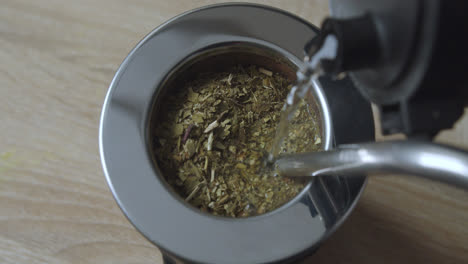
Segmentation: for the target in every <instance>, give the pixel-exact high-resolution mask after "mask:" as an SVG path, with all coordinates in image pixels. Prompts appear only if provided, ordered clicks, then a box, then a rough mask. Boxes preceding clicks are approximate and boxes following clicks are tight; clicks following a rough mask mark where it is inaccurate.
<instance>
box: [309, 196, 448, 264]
mask: <svg viewBox="0 0 468 264" xmlns="http://www.w3.org/2000/svg"><path fill="white" fill-rule="evenodd" d="M392 217H393V218H392ZM405 229H406V230H405ZM413 233H414V234H411V230H408V225H403V224H402V219H395V216H393V215H392V214H391V212H389V211H385V208H381V209H377V207H372V208H368V207H366V205H362V204H359V205H358V206H357V208H356V210H355V211H354V212H353V213H352V215H351V216H350V217H349V218H348V219H347V220H346V221H345V223H344V224H343V225H342V226H341V227H340V228H339V229H338V230H337V232H336V233H335V234H333V235H332V236H331V237H330V238H329V239H328V240H327V241H326V242H325V243H324V244H323V245H322V247H321V248H319V250H318V251H317V252H316V253H315V254H314V255H312V256H310V257H307V258H306V259H305V260H304V261H302V262H301V264H320V263H347V264H348V263H360V264H362V263H412V264H415V263H456V260H454V259H451V258H450V256H447V255H443V254H441V253H440V252H437V251H435V250H434V249H433V248H430V247H428V246H427V245H424V244H423V243H421V239H423V238H421V237H417V236H418V235H417V233H416V232H413Z"/></svg>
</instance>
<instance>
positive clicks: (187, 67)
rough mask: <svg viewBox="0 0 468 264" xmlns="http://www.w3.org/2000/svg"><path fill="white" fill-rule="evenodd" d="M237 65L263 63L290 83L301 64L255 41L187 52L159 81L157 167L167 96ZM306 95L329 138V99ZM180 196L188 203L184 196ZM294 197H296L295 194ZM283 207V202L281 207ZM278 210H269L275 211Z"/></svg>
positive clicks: (153, 114)
mask: <svg viewBox="0 0 468 264" xmlns="http://www.w3.org/2000/svg"><path fill="white" fill-rule="evenodd" d="M236 65H242V66H250V65H255V66H258V67H262V68H265V69H268V70H270V71H272V72H274V73H279V74H281V75H283V76H284V77H286V78H287V79H288V80H289V81H290V82H291V83H293V82H294V81H295V80H296V72H297V69H298V66H297V65H296V64H295V63H294V62H293V61H291V60H290V59H288V57H287V56H286V55H284V54H281V53H280V52H278V51H274V50H272V49H270V48H268V47H265V46H261V45H258V44H257V45H254V44H252V43H246V42H233V43H224V44H223V45H216V46H214V47H207V48H206V49H203V50H201V51H199V52H196V53H194V54H192V55H190V56H188V57H187V58H186V59H185V60H183V61H181V62H180V63H179V64H178V65H177V66H176V67H174V69H172V70H171V71H170V72H169V73H168V75H167V76H166V78H165V80H164V81H163V82H162V83H161V84H160V89H159V91H160V92H159V93H158V94H157V95H156V97H155V98H154V104H153V106H152V108H151V110H150V114H149V122H148V136H147V140H148V148H149V149H148V151H149V153H151V155H152V159H153V162H154V164H155V166H157V167H158V162H157V159H156V153H155V147H154V146H155V145H156V142H155V139H156V136H153V135H154V134H155V130H156V129H157V127H156V126H157V124H158V122H159V120H158V119H159V118H161V117H162V116H161V115H159V114H158V113H160V108H161V106H162V105H163V104H165V103H166V102H167V100H166V98H167V96H168V95H170V94H171V93H174V92H175V91H177V90H178V89H182V88H183V87H185V84H186V83H187V82H190V81H191V80H193V79H195V78H196V77H197V76H198V75H199V74H200V73H206V72H222V71H225V70H227V69H229V68H231V67H234V66H236ZM315 88H316V87H315ZM317 92H318V91H313V94H314V95H316V94H317ZM307 99H308V100H307V103H308V107H309V108H310V109H311V110H312V111H314V112H315V113H318V114H317V120H313V121H314V122H316V124H318V129H319V133H320V134H321V137H322V138H330V134H331V128H330V125H329V124H330V123H329V122H324V120H325V118H326V114H327V113H328V109H327V105H326V103H325V102H324V101H317V100H316V98H315V97H308V98H307ZM329 143H330V140H328V141H323V142H321V143H320V144H321V149H325V148H326V149H328V148H329V147H330V146H329ZM159 169H160V168H159ZM165 176H167V177H172V175H162V174H158V177H159V178H160V179H161V180H162V181H165ZM174 177H175V175H174ZM166 183H167V182H166ZM166 187H167V188H168V189H170V190H171V191H172V193H173V194H174V195H175V196H179V195H178V194H177V193H176V192H175V191H173V189H172V188H171V186H170V185H169V184H166ZM296 196H299V194H298V195H296ZM178 198H181V197H178ZM178 200H180V201H181V202H184V203H185V201H183V200H182V199H178ZM292 200H295V198H293V199H292ZM286 204H288V203H286ZM286 204H285V205H286ZM281 207H282V206H280V207H279V208H281ZM279 208H277V209H279ZM275 210H276V209H275ZM275 210H273V211H270V212H267V213H273V212H274V211H275Z"/></svg>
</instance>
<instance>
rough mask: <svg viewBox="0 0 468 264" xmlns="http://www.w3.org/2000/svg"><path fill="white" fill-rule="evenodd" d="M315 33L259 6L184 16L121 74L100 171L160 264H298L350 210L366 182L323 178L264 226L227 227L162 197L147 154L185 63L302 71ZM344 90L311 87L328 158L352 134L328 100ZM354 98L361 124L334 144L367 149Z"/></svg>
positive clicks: (106, 117)
mask: <svg viewBox="0 0 468 264" xmlns="http://www.w3.org/2000/svg"><path fill="white" fill-rule="evenodd" d="M316 32H317V31H316V29H315V28H314V27H313V26H312V25H310V24H308V23H307V22H305V21H303V20H301V19H299V18H297V17H295V16H293V15H291V14H288V13H285V12H283V11H281V10H277V9H273V8H269V7H265V6H258V5H250V4H224V5H216V6H209V7H205V8H201V9H197V10H194V11H191V12H188V13H185V14H182V15H180V16H178V17H175V18H173V19H171V20H170V21H168V22H166V23H165V24H163V25H161V26H160V27H158V28H157V29H155V30H154V31H153V32H151V33H150V34H149V35H148V36H146V37H145V38H144V39H143V40H142V41H141V42H140V43H139V44H138V45H137V46H136V47H135V49H134V50H133V51H132V52H131V53H130V54H129V55H128V57H127V58H126V59H125V60H124V62H123V63H122V65H121V66H120V68H119V70H118V71H117V73H116V75H115V77H114V79H113V81H112V83H111V85H110V88H109V91H108V94H107V96H106V100H105V102H104V106H103V110H102V115H101V123H100V133H99V144H100V153H101V160H102V164H103V169H104V173H105V175H106V178H107V181H108V183H109V186H110V188H111V191H112V193H113V195H114V197H115V199H116V201H117V203H118V204H119V206H120V207H121V209H122V211H123V212H124V213H125V215H126V216H127V217H128V219H129V220H130V221H131V222H132V224H133V225H134V226H135V227H136V228H137V229H138V230H139V231H140V232H141V233H142V234H143V235H144V236H145V237H146V238H148V239H149V240H150V241H151V242H153V243H154V244H156V245H157V246H158V247H159V248H160V249H161V250H162V252H163V254H164V255H165V259H166V260H168V261H169V260H182V261H183V262H197V263H268V262H278V261H286V260H294V259H296V258H298V257H300V256H302V255H304V254H307V253H308V252H309V253H310V252H311V251H312V250H314V249H315V248H316V247H317V246H318V245H319V244H320V242H321V241H322V240H323V239H325V238H326V237H328V236H329V235H330V234H331V233H332V232H333V231H334V230H335V229H336V228H337V227H338V226H339V225H340V224H341V223H342V221H343V220H344V219H345V218H346V216H347V215H348V214H349V213H350V211H351V210H352V208H353V207H354V205H355V203H356V201H357V200H358V198H359V196H360V194H361V192H362V189H363V186H364V183H365V177H356V178H353V179H346V178H343V177H324V178H323V179H322V178H320V177H319V178H317V180H315V181H313V182H311V183H310V184H309V185H307V187H306V188H305V189H304V190H303V191H302V192H301V193H300V194H299V195H298V196H297V197H296V198H295V199H294V200H292V201H290V202H289V203H288V204H286V205H284V206H282V207H281V208H279V209H277V210H275V211H273V212H270V213H268V214H265V215H261V216H256V217H250V218H246V219H231V218H223V217H215V216H212V215H208V214H205V213H202V212H200V211H199V210H197V209H195V208H193V207H191V206H190V205H188V204H186V203H185V202H183V201H182V200H181V199H180V198H179V197H178V196H177V195H176V194H174V193H173V192H172V191H171V190H170V188H168V186H167V183H166V182H165V181H164V180H163V177H162V175H161V172H160V170H159V168H158V167H157V166H155V165H154V163H153V161H152V156H151V153H150V151H149V147H148V146H149V142H150V139H149V134H148V127H149V122H150V116H151V113H150V111H151V109H153V104H154V102H156V101H157V99H158V97H159V96H161V91H162V84H163V83H164V82H165V80H166V79H167V78H169V76H170V75H171V73H173V72H175V71H176V70H177V69H178V68H180V67H181V65H182V64H183V63H185V62H187V61H189V60H191V59H193V58H194V57H197V56H198V55H200V54H204V53H206V52H207V51H209V50H213V49H216V48H221V50H229V49H230V48H232V47H239V46H242V47H246V46H249V47H263V49H265V50H269V51H274V52H275V53H276V54H279V55H281V56H282V57H283V58H284V59H286V60H288V61H289V62H290V63H292V64H293V65H299V64H300V63H301V61H302V56H303V46H304V44H305V43H306V41H308V40H309V39H310V38H311V37H312V36H313V35H314V34H316ZM343 85H344V84H340V83H338V84H337V83H334V82H331V81H329V82H324V87H325V88H326V89H322V88H321V87H320V86H319V85H316V86H314V95H315V97H316V100H317V103H318V105H319V107H320V108H321V115H322V116H321V117H322V122H323V123H322V126H323V132H324V134H323V136H324V138H325V139H326V140H325V146H324V147H325V149H329V148H330V147H331V146H332V144H333V142H332V141H333V133H332V130H333V128H334V127H340V126H341V125H346V126H348V127H350V125H348V123H346V122H348V120H349V118H348V117H347V116H346V115H342V114H334V113H337V112H340V111H344V112H346V113H349V112H351V111H349V109H348V110H347V109H346V108H347V107H348V108H349V107H352V106H353V103H349V104H343V103H342V102H341V101H340V100H338V99H336V100H335V98H334V96H336V95H337V94H340V93H342V92H340V91H343V90H345V91H344V92H348V93H352V91H354V89H348V88H349V87H346V89H345V88H343ZM353 96H358V95H357V93H355V94H352V95H346V98H345V99H344V100H346V101H347V102H356V104H357V105H358V107H357V108H356V109H358V110H354V111H357V113H358V114H359V113H360V115H361V116H362V118H361V120H364V121H365V122H366V123H365V124H361V125H360V126H359V127H357V128H356V129H353V128H350V129H348V131H347V133H345V134H343V136H342V134H341V133H337V134H335V135H334V141H335V142H337V143H338V144H341V143H346V142H348V141H349V140H355V141H357V140H361V141H364V140H372V139H373V123H372V119H371V117H372V115H371V113H370V106H369V105H368V104H367V105H366V103H365V101H363V100H361V99H359V98H358V97H356V99H355V100H354V99H353V98H354V97H353ZM327 98H328V99H327ZM332 99H333V100H332ZM328 100H332V101H330V102H328ZM353 100H354V101H353ZM361 102H362V103H361ZM330 109H331V110H333V111H331V112H330V111H329V110H330ZM340 117H343V119H341V118H340ZM354 123H356V122H354ZM363 127H364V128H363ZM363 131H364V132H363ZM345 137H346V138H345Z"/></svg>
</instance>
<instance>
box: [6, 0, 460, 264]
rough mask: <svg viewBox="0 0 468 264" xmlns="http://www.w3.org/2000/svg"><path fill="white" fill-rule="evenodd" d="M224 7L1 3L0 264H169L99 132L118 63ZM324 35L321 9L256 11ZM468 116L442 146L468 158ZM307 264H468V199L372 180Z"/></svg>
mask: <svg viewBox="0 0 468 264" xmlns="http://www.w3.org/2000/svg"><path fill="white" fill-rule="evenodd" d="M216 2H218V1H191V0H172V1H164V0H134V1H123V0H112V1H111V0H98V1H96V0H78V1H63V0H48V1H45V0H30V1H27V0H2V1H1V4H0V62H1V63H0V133H1V134H0V135H1V139H0V263H162V260H161V254H160V252H159V251H158V249H157V248H156V247H154V246H153V245H152V244H150V243H149V242H148V241H146V240H145V239H144V238H143V237H142V236H141V235H140V234H139V233H138V232H137V231H136V230H135V229H134V228H133V226H132V225H131V224H130V223H129V222H128V221H127V220H126V218H125V217H124V216H123V214H122V213H121V211H120V210H119V208H118V206H117V205H116V203H115V202H114V199H113V197H112V194H111V193H110V191H109V188H108V187H107V184H106V181H105V179H104V176H103V173H102V170H101V164H100V159H99V151H98V123H99V115H100V111H101V106H102V103H103V100H104V96H105V94H106V91H107V88H108V85H109V83H110V81H111V79H112V77H113V75H114V72H115V71H116V69H117V68H118V66H119V64H120V63H121V61H122V60H123V59H124V57H125V56H126V55H127V53H128V52H129V51H130V50H131V49H132V48H133V47H134V45H135V44H136V43H137V42H138V41H139V40H140V39H141V38H142V37H143V36H144V35H146V34H147V33H148V32H150V31H151V30H152V29H153V28H154V27H156V26H157V25H159V24H161V23H162V22H164V21H165V20H167V19H169V18H171V17H173V16H175V15H177V14H179V13H181V12H183V11H187V10H189V9H192V8H195V7H198V6H203V5H206V4H211V3H216ZM256 2H261V3H265V4H269V5H273V6H277V7H280V8H283V9H286V10H288V11H291V12H292V13H295V14H297V15H299V16H301V17H304V18H306V19H308V20H309V21H312V22H313V23H314V24H320V21H321V19H322V18H323V17H324V16H326V14H327V2H326V1H313V0H302V1H300V0H294V1H291V0H288V1H280V0H277V1H256ZM466 129H468V118H467V117H466V116H465V118H464V119H462V120H461V121H460V122H459V123H458V124H457V126H456V128H455V129H454V130H452V131H448V132H444V133H442V135H441V136H439V137H438V140H439V141H444V142H448V143H451V144H455V145H458V146H461V147H465V148H467V147H468V133H466V132H465V130H466ZM304 263H468V192H465V191H462V190H459V189H455V188H451V187H448V186H445V185H442V184H437V183H433V182H428V181H424V180H419V179H415V178H405V177H395V176H388V177H380V178H372V179H370V181H369V183H368V185H367V188H366V190H365V192H364V194H363V196H362V199H361V201H360V202H359V204H358V206H357V208H356V210H355V211H354V212H353V214H352V215H351V216H350V218H349V219H348V220H347V221H346V222H345V224H344V225H343V226H342V227H341V228H340V229H339V230H338V231H337V232H336V233H335V234H334V235H333V236H332V237H331V238H330V239H329V240H327V241H326V243H325V244H324V245H323V246H322V248H321V249H320V250H319V251H318V252H317V253H316V254H315V255H313V256H311V257H309V258H307V259H306V260H305V261H304Z"/></svg>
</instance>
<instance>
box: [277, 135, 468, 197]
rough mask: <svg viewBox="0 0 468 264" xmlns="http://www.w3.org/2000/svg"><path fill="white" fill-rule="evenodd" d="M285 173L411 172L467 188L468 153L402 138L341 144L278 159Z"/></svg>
mask: <svg viewBox="0 0 468 264" xmlns="http://www.w3.org/2000/svg"><path fill="white" fill-rule="evenodd" d="M276 165H277V168H278V173H279V174H280V175H284V176H290V177H296V176H319V175H340V176H348V175H349V176H353V175H373V174H381V173H396V174H409V175H415V176H420V177H423V178H428V179H431V180H436V181H440V182H445V183H448V184H451V185H454V186H458V187H461V188H464V189H467V190H468V152H466V151H464V150H460V149H457V148H453V147H449V146H444V145H440V144H436V143H431V142H425V141H417V140H401V141H386V142H374V143H363V144H348V145H341V146H339V147H338V148H337V149H333V150H331V151H323V152H310V153H301V154H289V155H284V156H281V157H280V158H279V159H278V160H277V162H276Z"/></svg>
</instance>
